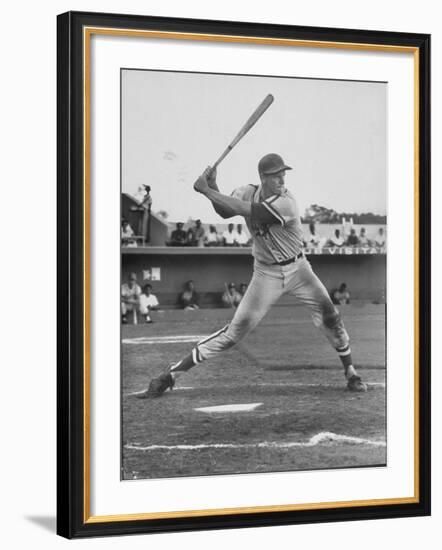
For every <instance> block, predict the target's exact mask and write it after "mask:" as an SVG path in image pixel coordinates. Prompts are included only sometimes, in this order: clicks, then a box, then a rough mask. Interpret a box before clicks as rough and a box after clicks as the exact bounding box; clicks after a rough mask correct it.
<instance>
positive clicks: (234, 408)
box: [195, 403, 262, 413]
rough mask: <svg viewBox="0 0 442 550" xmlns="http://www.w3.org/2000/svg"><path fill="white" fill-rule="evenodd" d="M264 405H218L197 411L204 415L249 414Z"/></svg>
mask: <svg viewBox="0 0 442 550" xmlns="http://www.w3.org/2000/svg"><path fill="white" fill-rule="evenodd" d="M261 405H262V403H242V404H237V405H216V406H215V407H201V408H199V409H195V410H196V411H200V412H204V413H221V412H232V413H233V412H249V411H254V410H255V409H257V408H258V407H260V406H261Z"/></svg>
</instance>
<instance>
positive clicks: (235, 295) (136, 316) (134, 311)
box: [121, 273, 247, 324]
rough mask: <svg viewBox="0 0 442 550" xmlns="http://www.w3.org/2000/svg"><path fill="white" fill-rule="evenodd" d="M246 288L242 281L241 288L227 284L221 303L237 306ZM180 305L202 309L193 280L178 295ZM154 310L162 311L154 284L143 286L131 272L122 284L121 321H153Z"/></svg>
mask: <svg viewBox="0 0 442 550" xmlns="http://www.w3.org/2000/svg"><path fill="white" fill-rule="evenodd" d="M246 290H247V285H246V284H245V283H241V284H240V285H239V289H237V288H236V285H235V283H232V282H230V283H228V284H226V285H225V289H224V292H223V291H220V301H219V305H222V306H223V307H229V308H233V309H235V308H237V307H238V305H239V304H240V302H241V300H242V299H243V297H244V294H245V293H246ZM178 305H179V307H180V308H181V309H184V310H186V311H192V310H197V309H200V296H199V294H198V292H197V291H196V289H195V283H194V282H193V281H192V280H190V281H187V282H186V283H185V284H184V290H183V292H181V294H179V296H178ZM152 311H160V303H159V301H158V298H157V297H156V295H155V294H153V292H152V285H151V284H149V283H147V284H145V285H144V286H143V288H141V287H140V285H139V284H138V282H137V275H136V273H129V276H128V278H127V282H125V283H123V284H122V285H121V322H122V323H123V324H127V323H128V322H129V319H130V320H131V322H132V323H133V324H138V323H140V322H144V323H153V320H152V317H151V312H152Z"/></svg>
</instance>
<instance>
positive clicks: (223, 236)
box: [121, 218, 386, 248]
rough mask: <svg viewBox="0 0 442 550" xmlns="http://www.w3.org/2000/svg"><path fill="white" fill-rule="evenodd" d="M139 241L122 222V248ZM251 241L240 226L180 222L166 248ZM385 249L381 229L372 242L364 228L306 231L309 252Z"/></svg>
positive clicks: (313, 226) (312, 227) (238, 244)
mask: <svg viewBox="0 0 442 550" xmlns="http://www.w3.org/2000/svg"><path fill="white" fill-rule="evenodd" d="M320 227H321V232H323V231H324V224H322V225H321V226H320ZM329 231H330V229H329ZM344 231H345V232H344ZM139 240H140V237H138V236H137V235H135V233H134V230H133V229H132V227H131V226H130V224H129V222H128V221H127V220H126V219H124V218H123V219H122V222H121V243H122V246H126V247H136V246H137V245H138V244H140V243H139ZM251 241H252V240H251V238H250V235H249V234H248V231H247V229H246V228H245V227H244V226H243V225H242V224H240V223H239V224H236V225H235V224H233V223H230V224H229V225H228V226H227V228H226V229H225V230H224V231H222V230H218V229H217V227H216V226H215V225H209V226H208V229H206V228H205V227H204V225H203V224H202V222H201V220H196V221H195V222H194V223H193V224H192V225H190V226H189V227H188V228H187V229H185V228H184V223H183V222H178V223H177V224H176V226H175V229H174V230H173V231H172V232H171V234H170V237H169V240H168V242H166V243H165V244H166V245H167V246H187V247H222V246H228V247H248V246H251ZM385 245H386V238H385V230H384V228H383V227H379V228H378V230H377V232H376V235H373V233H372V236H371V238H369V237H368V235H367V230H366V228H365V227H360V228H359V232H357V230H356V229H355V228H354V227H347V228H345V227H344V228H343V229H339V228H336V229H333V230H332V234H331V235H329V236H324V235H319V234H318V232H317V226H316V224H315V223H313V222H311V223H310V224H309V225H308V228H306V227H305V228H304V247H306V248H342V247H361V248H371V247H377V248H384V247H385Z"/></svg>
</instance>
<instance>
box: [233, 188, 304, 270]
mask: <svg viewBox="0 0 442 550" xmlns="http://www.w3.org/2000/svg"><path fill="white" fill-rule="evenodd" d="M260 195H261V186H257V185H244V186H242V187H238V188H237V189H235V190H234V191H233V193H232V197H234V198H236V199H240V200H243V201H247V202H251V203H252V213H251V216H250V217H244V219H245V221H246V224H247V227H248V229H249V232H250V234H251V236H252V239H253V248H252V254H253V256H254V257H255V259H256V260H258V261H259V262H261V263H264V264H275V263H280V262H284V261H286V260H291V259H292V258H295V257H296V256H297V255H298V254H299V253H300V252H301V250H302V241H303V239H302V226H301V217H300V215H299V210H298V205H297V203H296V201H295V199H294V197H293V195H292V194H291V193H290V191H288V190H287V189H286V190H285V191H284V193H283V194H282V195H273V196H271V197H269V198H267V199H265V200H261V198H260Z"/></svg>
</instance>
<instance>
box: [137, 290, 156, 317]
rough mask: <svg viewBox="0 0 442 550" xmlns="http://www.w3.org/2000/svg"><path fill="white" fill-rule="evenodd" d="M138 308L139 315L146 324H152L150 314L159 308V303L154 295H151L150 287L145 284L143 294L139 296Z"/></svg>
mask: <svg viewBox="0 0 442 550" xmlns="http://www.w3.org/2000/svg"><path fill="white" fill-rule="evenodd" d="M139 302H140V303H139V308H140V313H141V315H143V316H144V320H145V321H146V323H153V321H152V319H151V317H150V312H151V311H156V310H158V309H159V308H160V303H159V302H158V298H157V297H156V296H155V294H152V285H150V284H146V285H144V286H143V293H142V294H141V295H140V301H139Z"/></svg>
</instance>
